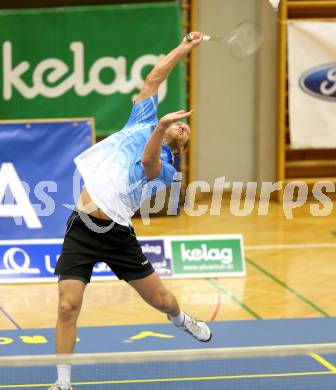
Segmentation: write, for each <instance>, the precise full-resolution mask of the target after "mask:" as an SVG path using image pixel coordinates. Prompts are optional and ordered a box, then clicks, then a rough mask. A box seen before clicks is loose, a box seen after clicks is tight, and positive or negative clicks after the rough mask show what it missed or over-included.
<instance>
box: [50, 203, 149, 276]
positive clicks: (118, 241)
mask: <svg viewBox="0 0 336 390" xmlns="http://www.w3.org/2000/svg"><path fill="white" fill-rule="evenodd" d="M81 216H84V217H86V218H89V219H90V221H92V222H93V223H94V224H95V225H96V226H98V229H99V228H106V227H107V226H108V225H110V224H111V223H112V221H107V220H103V219H99V218H95V217H92V216H88V215H87V214H85V213H83V212H82V211H78V210H75V211H74V212H73V213H72V214H71V216H70V218H69V220H68V222H67V232H66V234H65V237H64V243H63V248H62V253H61V256H60V258H59V259H58V261H57V264H56V268H55V274H56V275H61V276H60V280H64V279H78V280H82V281H83V282H84V283H89V282H90V279H91V274H92V270H93V266H94V265H95V263H97V262H100V261H102V262H104V263H106V264H107V265H108V266H109V267H110V268H111V270H112V271H113V272H114V273H115V275H116V276H117V277H118V278H119V279H124V280H126V281H130V280H138V279H142V278H144V277H146V276H148V275H150V274H152V273H153V272H154V268H153V267H152V265H151V263H150V262H149V261H148V259H147V258H146V256H145V255H144V254H143V253H142V250H141V247H140V244H139V242H138V240H137V238H136V235H135V232H134V229H133V227H131V226H123V225H119V224H117V223H115V222H114V225H113V227H112V228H111V229H110V230H108V231H106V232H105V233H101V232H97V229H94V230H95V231H93V230H91V229H90V228H89V227H88V226H87V225H86V224H85V223H84V221H83V220H82V218H81Z"/></svg>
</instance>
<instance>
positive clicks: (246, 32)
mask: <svg viewBox="0 0 336 390" xmlns="http://www.w3.org/2000/svg"><path fill="white" fill-rule="evenodd" d="M262 42H263V34H262V30H261V28H260V26H258V24H256V23H255V22H253V21H251V20H243V21H242V22H241V23H239V24H238V25H237V26H236V27H235V29H234V30H232V31H231V32H230V33H229V34H228V36H227V38H226V43H227V45H228V46H229V48H230V51H231V54H232V56H233V58H234V59H236V60H238V61H243V60H245V59H246V58H247V57H249V56H251V55H253V54H255V53H256V52H257V51H258V50H259V48H260V47H261V45H262Z"/></svg>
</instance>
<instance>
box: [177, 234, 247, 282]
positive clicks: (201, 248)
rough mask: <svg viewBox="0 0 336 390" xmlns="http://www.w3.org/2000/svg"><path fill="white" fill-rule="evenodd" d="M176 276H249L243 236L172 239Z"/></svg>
mask: <svg viewBox="0 0 336 390" xmlns="http://www.w3.org/2000/svg"><path fill="white" fill-rule="evenodd" d="M171 247H172V260H173V268H174V275H175V276H176V275H180V276H182V275H184V276H187V275H188V276H190V275H210V274H211V275H214V274H218V276H223V275H225V274H228V275H231V276H233V275H236V276H243V275H245V262H244V258H243V250H242V241H241V237H237V238H221V239H211V238H208V237H206V236H204V239H200V238H199V239H193V238H192V237H190V239H183V240H174V239H173V240H172V242H171Z"/></svg>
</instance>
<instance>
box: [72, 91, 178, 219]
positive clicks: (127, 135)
mask: <svg viewBox="0 0 336 390" xmlns="http://www.w3.org/2000/svg"><path fill="white" fill-rule="evenodd" d="M157 106H158V97H157V96H151V97H149V98H147V99H144V100H142V101H141V102H139V103H137V104H134V106H133V109H132V112H131V115H130V117H129V119H128V121H127V123H126V125H125V126H124V128H123V129H122V130H121V131H119V132H117V133H114V134H112V135H111V136H109V137H108V138H106V139H105V140H103V141H101V142H99V143H97V144H96V145H93V146H92V147H91V148H89V149H88V150H86V151H85V152H83V153H82V154H80V155H79V156H78V157H76V158H75V163H76V165H77V168H78V170H79V172H80V174H81V175H82V177H83V179H84V183H85V187H86V190H87V191H88V193H89V195H90V196H91V198H92V200H93V201H94V202H95V203H96V205H97V206H98V207H99V208H100V209H101V210H102V211H103V212H104V213H105V214H107V215H108V216H109V217H111V218H112V219H113V220H114V221H116V222H117V223H119V224H121V225H128V224H130V219H131V217H132V216H133V215H134V212H135V211H136V210H138V209H139V208H140V206H141V203H142V202H143V201H144V200H146V199H148V198H149V197H151V196H152V195H154V194H155V193H156V192H157V191H160V190H162V189H163V188H164V187H166V186H169V185H170V184H171V183H172V181H173V178H174V174H175V172H176V169H175V168H174V166H173V154H172V152H171V150H170V148H169V147H168V146H167V145H162V147H161V156H160V158H161V164H162V168H161V172H160V174H159V176H158V177H157V178H155V179H154V180H152V181H148V180H147V178H146V175H145V172H144V168H143V165H142V163H141V158H142V155H143V152H144V149H145V146H146V143H147V141H148V140H149V138H150V136H151V134H152V131H153V130H154V129H155V127H156V126H157V123H158V119H157Z"/></svg>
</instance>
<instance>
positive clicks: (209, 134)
mask: <svg viewBox="0 0 336 390" xmlns="http://www.w3.org/2000/svg"><path fill="white" fill-rule="evenodd" d="M265 6H266V7H265ZM269 16H270V17H271V18H272V17H273V11H272V9H271V7H270V6H269V4H268V3H267V2H266V0H265V1H264V0H198V26H197V27H198V29H199V30H200V31H203V32H206V33H209V34H212V35H218V36H221V35H225V34H227V33H228V32H230V31H231V30H232V29H233V28H234V27H235V26H236V25H237V24H238V23H240V22H241V21H242V20H243V19H253V20H256V21H259V22H261V23H262V24H263V25H265V24H266V25H267V22H265V20H264V19H265V18H266V19H268V17H269ZM271 24H272V23H271ZM272 26H274V23H273V24H272ZM267 29H269V26H268V27H267ZM274 32H275V30H274V31H273V33H272V34H273V35H272V39H271V40H270V36H269V33H268V31H267V33H266V40H265V41H267V42H268V43H267V44H266V46H267V48H266V51H265V49H264V48H263V55H261V54H259V55H258V56H254V57H250V58H248V59H247V60H245V61H243V62H237V61H236V60H234V59H233V58H232V56H231V54H230V52H229V49H228V47H227V46H224V45H220V44H216V43H214V42H205V43H204V44H203V45H202V46H201V47H200V48H199V49H198V69H197V88H196V91H197V98H196V101H197V103H196V109H197V112H196V115H197V117H196V123H197V129H196V136H197V141H196V144H197V148H196V177H197V179H199V180H207V181H208V182H209V183H212V182H213V180H214V179H215V178H216V177H220V176H225V177H226V179H227V180H228V181H254V180H266V179H268V180H272V178H273V177H274V174H275V169H274V164H275V156H267V158H266V156H264V157H265V158H264V157H260V156H259V154H262V153H272V151H273V150H274V146H275V144H274V139H275V127H274V125H275V122H274V113H275V102H274V100H272V99H273V97H274V92H273V90H274V88H275V85H274V76H275V73H274V72H275V70H274V69H273V70H272V69H271V70H270V63H273V62H274V61H275V55H276V50H275V46H274V44H275V39H273V38H274ZM263 45H265V44H263ZM272 45H273V46H272ZM270 46H272V47H271V50H270ZM267 51H268V53H267ZM260 53H261V52H260ZM269 56H271V57H272V59H271V60H270V59H269ZM260 70H262V74H260ZM260 85H261V86H262V91H261V89H260ZM268 88H270V89H272V93H270V94H269V95H267V94H265V91H266V90H267V89H268ZM267 96H269V97H270V99H268V97H267ZM265 98H266V99H265ZM261 101H262V108H261V105H260V104H259V102H261ZM270 107H272V108H270ZM268 122H271V123H270V126H267V125H266V124H268ZM266 127H267V129H266ZM260 128H262V129H261V130H260ZM265 135H266V137H267V139H265ZM269 159H273V160H274V162H269ZM264 164H266V165H267V167H266V168H265V166H264Z"/></svg>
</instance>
